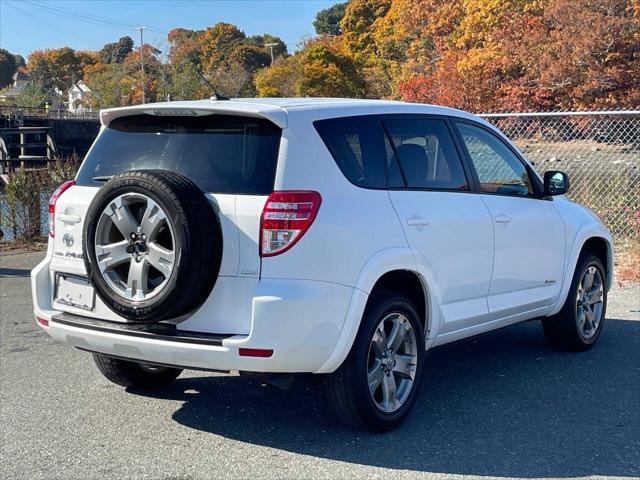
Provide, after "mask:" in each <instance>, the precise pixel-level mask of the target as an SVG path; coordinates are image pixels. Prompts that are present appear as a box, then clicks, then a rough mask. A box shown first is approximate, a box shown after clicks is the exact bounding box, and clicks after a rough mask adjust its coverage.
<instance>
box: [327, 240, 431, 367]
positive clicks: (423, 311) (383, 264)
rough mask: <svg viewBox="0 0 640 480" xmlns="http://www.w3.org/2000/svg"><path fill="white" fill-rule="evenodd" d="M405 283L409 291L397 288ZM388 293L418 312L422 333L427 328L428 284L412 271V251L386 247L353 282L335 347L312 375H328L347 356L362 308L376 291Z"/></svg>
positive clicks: (413, 262)
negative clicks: (403, 298)
mask: <svg viewBox="0 0 640 480" xmlns="http://www.w3.org/2000/svg"><path fill="white" fill-rule="evenodd" d="M400 282H402V283H408V285H409V290H408V292H409V293H408V294H407V290H403V289H402V288H400V287H399V284H400ZM380 289H382V290H390V291H394V292H398V293H400V294H402V295H405V296H407V297H408V298H409V299H410V300H411V301H412V302H414V304H415V307H416V308H417V309H418V311H419V314H420V316H421V321H422V322H423V327H424V332H425V335H427V332H428V331H429V330H430V329H431V327H432V325H431V321H430V319H431V318H432V312H431V311H432V310H433V304H432V300H431V295H430V293H429V291H430V290H429V282H428V279H426V278H425V277H424V275H423V274H421V272H419V271H418V269H417V268H416V263H415V257H414V254H413V251H411V250H410V249H408V248H390V249H385V250H382V251H380V252H378V253H376V254H375V255H373V256H372V257H371V258H370V259H369V261H368V262H367V263H366V264H365V266H364V267H363V269H362V270H361V272H360V275H359V277H358V280H357V282H356V288H354V292H353V295H352V298H351V302H350V305H349V309H348V311H347V314H346V317H345V321H344V325H343V327H342V331H341V333H340V337H339V338H338V341H337V342H336V346H335V348H334V350H333V352H332V353H331V355H329V357H328V359H327V361H326V362H325V363H324V365H323V366H322V367H320V369H318V371H317V372H316V373H331V372H333V371H334V370H336V369H337V368H338V367H339V366H340V365H341V364H342V362H343V361H344V359H345V358H346V357H347V355H348V354H349V351H350V350H351V347H352V346H353V342H354V341H355V338H356V335H357V333H358V330H359V328H360V324H361V322H362V316H363V315H364V311H365V309H366V306H367V304H368V302H369V300H370V299H371V298H373V295H374V294H375V292H376V290H380Z"/></svg>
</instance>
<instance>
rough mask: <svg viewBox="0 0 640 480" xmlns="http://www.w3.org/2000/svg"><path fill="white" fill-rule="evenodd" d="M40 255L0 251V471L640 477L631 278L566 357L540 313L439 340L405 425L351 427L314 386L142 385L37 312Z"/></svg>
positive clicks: (639, 393)
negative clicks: (551, 341) (47, 324)
mask: <svg viewBox="0 0 640 480" xmlns="http://www.w3.org/2000/svg"><path fill="white" fill-rule="evenodd" d="M42 256H43V254H42V253H28V254H18V255H9V256H2V257H0V430H1V431H0V439H1V443H0V477H1V478H3V479H5V478H6V479H94V478H96V479H103V478H105V479H106V478H109V479H111V478H113V479H125V478H126V479H129V478H131V479H138V478H140V479H164V480H170V479H171V480H188V479H209V478H252V479H259V478H297V479H304V478H314V479H315V478H331V479H342V478H385V479H387V478H388V479H404V478H458V477H499V478H509V477H521V478H532V477H536V478H538V477H555V478H566V477H582V476H596V477H638V476H640V286H638V285H635V286H627V287H624V288H620V287H616V288H615V289H614V290H613V291H612V292H611V294H610V303H609V309H608V312H607V313H608V315H607V317H608V318H607V321H606V323H605V325H604V331H603V334H602V337H601V338H600V340H599V342H598V344H597V345H596V346H595V347H594V348H593V349H592V350H591V351H589V352H584V353H559V352H554V351H552V350H550V349H549V347H548V346H547V345H546V343H545V341H544V338H543V335H542V329H541V326H540V323H539V322H537V321H532V322H527V323H524V324H520V325H515V326H512V327H509V328H506V329H503V330H500V331H497V332H493V333H490V334H487V335H484V336H481V337H478V338H475V339H470V340H466V341H464V342H460V343H457V344H454V345H449V346H445V347H441V348H439V349H436V350H434V351H432V352H431V353H430V355H429V356H428V357H427V361H428V366H427V367H426V370H425V373H426V376H425V379H424V380H425V381H424V382H423V388H422V391H421V392H420V397H419V399H418V402H417V404H416V406H415V408H414V410H413V412H412V413H411V415H410V417H409V418H408V420H407V421H406V422H405V424H403V425H402V426H401V427H400V428H399V429H397V430H395V431H393V432H389V433H386V434H371V433H364V432H360V431H354V430H349V429H346V428H344V427H343V426H342V425H340V424H339V423H337V422H335V421H334V420H333V419H332V418H331V417H330V415H329V413H328V410H327V408H326V407H325V405H324V402H323V399H322V396H321V392H320V389H319V387H318V385H314V384H305V383H302V384H299V385H297V386H296V387H294V388H293V389H292V390H289V391H281V390H278V389H276V388H273V387H266V386H262V385H260V383H259V382H257V381H255V380H250V379H246V378H240V377H238V376H237V375H233V374H231V375H220V374H209V373H204V372H184V373H183V374H182V375H181V376H180V377H179V378H178V380H177V381H176V382H175V384H174V385H173V386H172V387H171V388H169V389H168V390H166V391H163V392H159V393H155V394H153V395H148V394H147V395H145V394H140V393H136V392H132V391H126V390H125V389H122V388H121V387H118V386H116V385H114V384H111V383H109V382H108V381H107V380H106V379H104V378H103V377H102V376H101V375H100V374H99V373H98V371H97V369H96V368H95V366H94V364H93V361H92V358H91V355H89V354H87V353H84V352H81V351H78V350H75V349H73V348H71V347H69V346H67V345H63V344H59V343H56V342H54V341H53V340H51V339H50V338H49V337H48V336H47V335H46V334H45V333H43V332H42V331H40V329H39V328H38V327H37V326H36V324H35V322H34V320H33V315H32V304H31V293H30V286H29V278H28V275H29V270H30V269H31V268H32V267H33V266H34V265H35V264H36V263H37V262H38V261H39V259H40V258H42Z"/></svg>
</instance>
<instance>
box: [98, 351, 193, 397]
mask: <svg viewBox="0 0 640 480" xmlns="http://www.w3.org/2000/svg"><path fill="white" fill-rule="evenodd" d="M93 360H94V361H95V362H96V365H97V366H98V370H100V373H102V375H104V376H105V378H106V379H107V380H110V381H111V382H113V383H115V384H117V385H121V386H123V387H134V388H139V389H141V390H161V389H163V388H166V387H168V386H169V385H171V384H172V383H173V381H174V380H175V379H176V378H177V377H178V375H180V373H182V370H181V369H179V368H170V367H161V366H155V365H151V364H147V363H139V362H131V361H128V360H120V359H119V358H113V357H109V356H107V355H101V354H99V353H94V354H93Z"/></svg>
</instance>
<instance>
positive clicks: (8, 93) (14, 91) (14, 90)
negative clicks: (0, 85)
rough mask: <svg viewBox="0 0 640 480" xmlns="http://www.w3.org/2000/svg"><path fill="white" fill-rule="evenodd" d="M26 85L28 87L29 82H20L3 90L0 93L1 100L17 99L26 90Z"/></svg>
mask: <svg viewBox="0 0 640 480" xmlns="http://www.w3.org/2000/svg"><path fill="white" fill-rule="evenodd" d="M27 78H28V77H27ZM27 85H29V82H27V81H25V82H20V83H18V84H17V85H15V86H14V85H11V86H9V87H7V88H5V89H4V90H1V91H0V97H3V98H7V97H17V96H19V95H20V94H21V93H22V92H23V91H24V89H25V88H27Z"/></svg>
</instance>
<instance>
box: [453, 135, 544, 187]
mask: <svg viewBox="0 0 640 480" xmlns="http://www.w3.org/2000/svg"><path fill="white" fill-rule="evenodd" d="M457 126H458V130H459V131H460V134H461V135H462V139H463V140H464V144H465V146H466V147H467V151H468V152H469V156H470V157H471V162H472V163H473V166H474V168H475V170H476V172H477V174H478V180H479V181H480V190H481V191H483V192H486V193H501V194H505V195H522V196H528V195H532V194H533V188H532V186H531V179H530V178H529V174H528V173H527V169H526V168H525V166H524V164H523V163H522V162H521V161H520V159H519V158H518V157H516V156H515V154H514V153H513V152H512V151H511V150H510V149H509V148H508V147H507V146H506V145H505V144H504V142H502V140H500V139H499V138H497V137H496V136H495V135H493V134H491V133H489V132H487V131H486V130H484V129H482V128H480V127H476V126H473V125H469V124H468V123H457Z"/></svg>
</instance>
